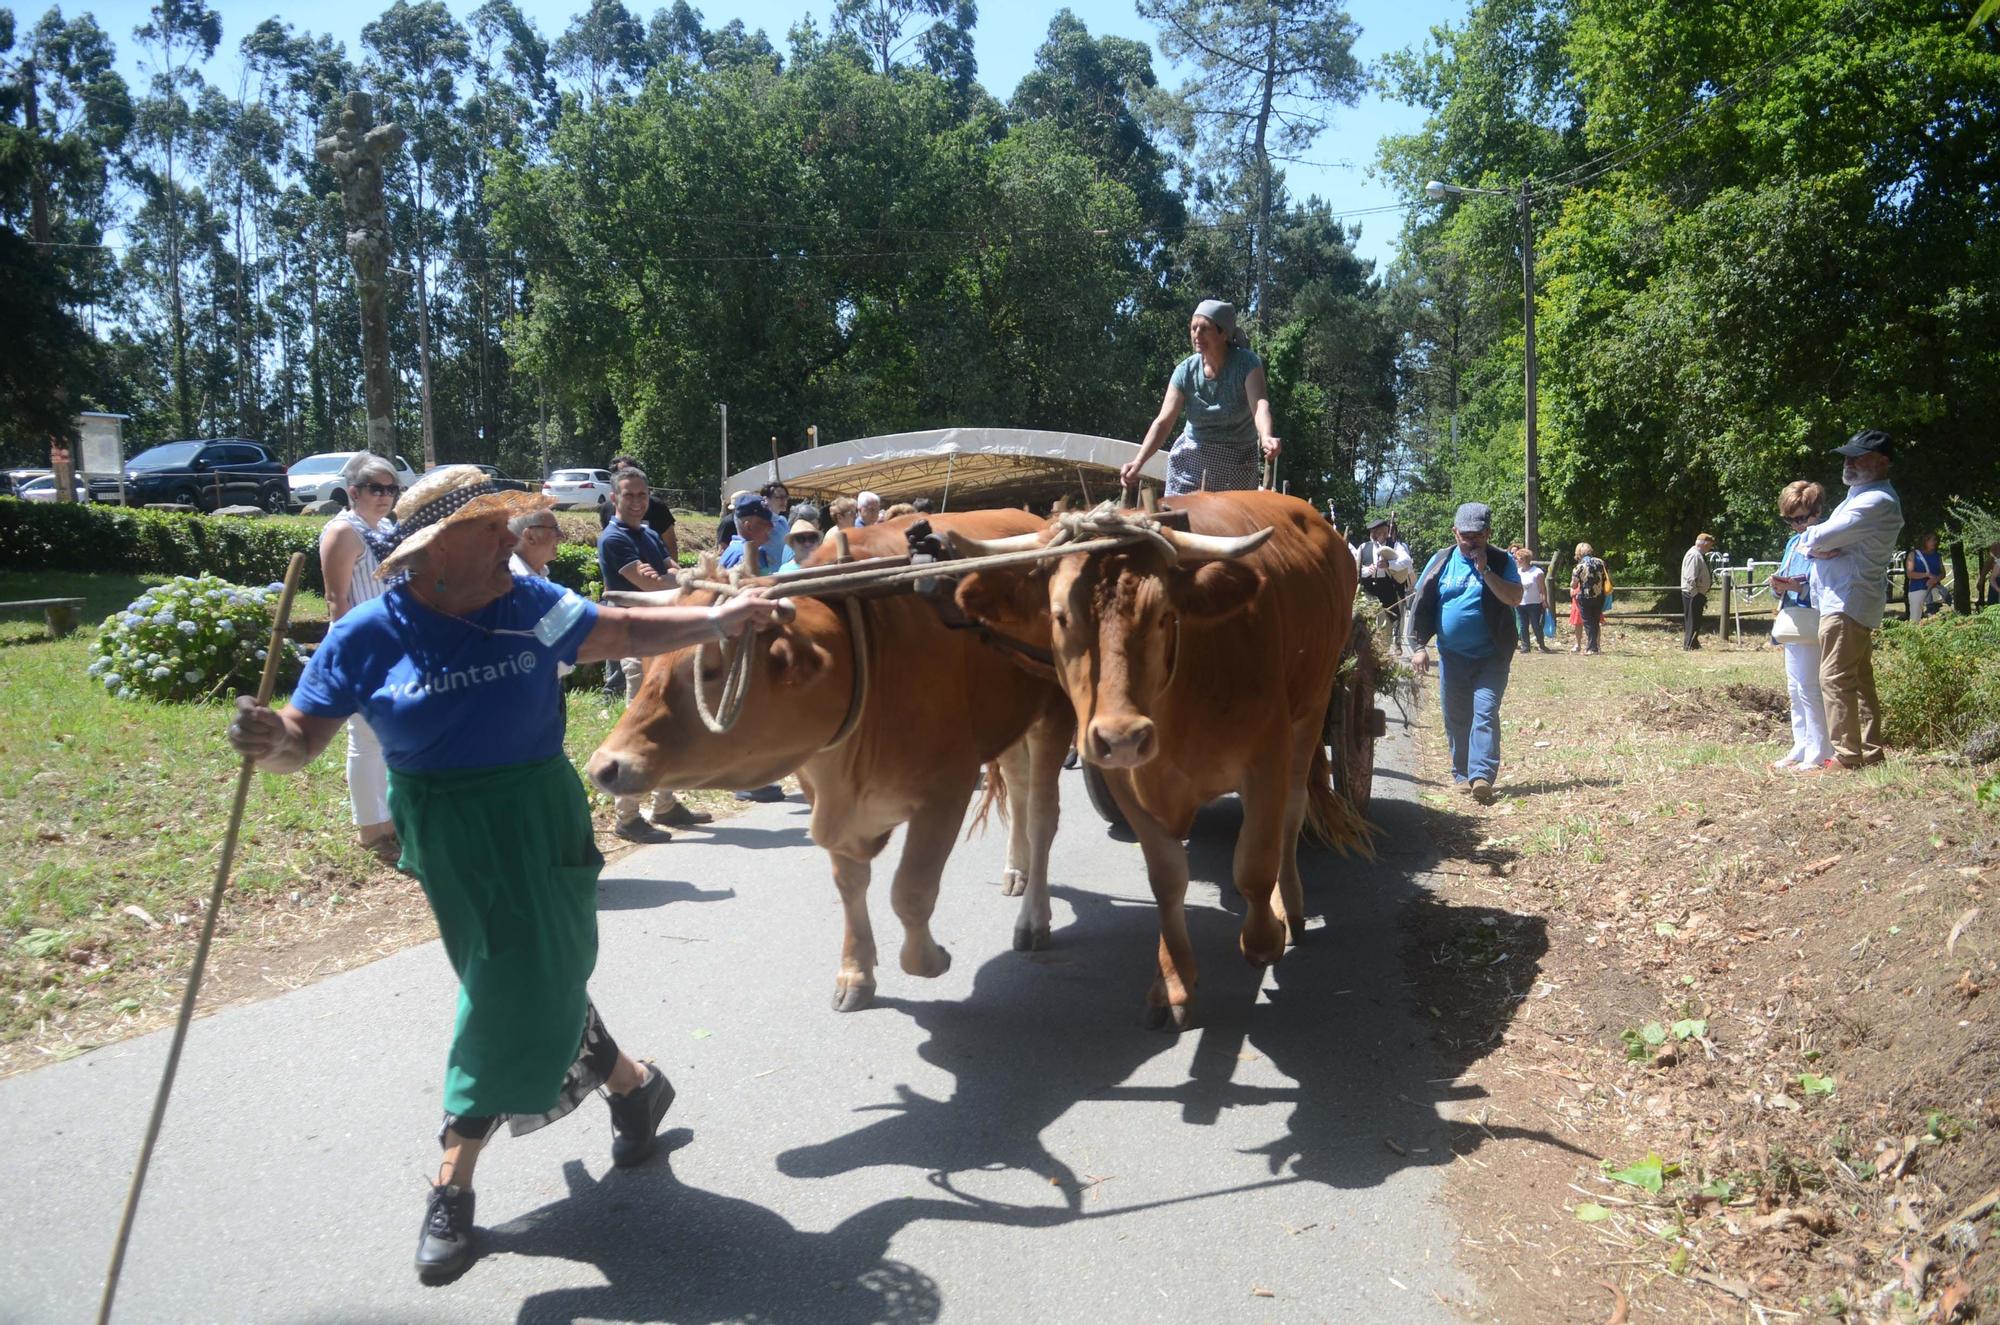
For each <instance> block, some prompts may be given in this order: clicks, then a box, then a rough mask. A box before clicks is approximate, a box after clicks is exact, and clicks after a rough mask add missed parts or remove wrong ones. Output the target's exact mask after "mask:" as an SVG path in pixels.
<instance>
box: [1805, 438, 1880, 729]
mask: <svg viewBox="0 0 2000 1325" xmlns="http://www.w3.org/2000/svg"><path fill="white" fill-rule="evenodd" d="M1834 449H1835V451H1836V452H1837V453H1838V454H1840V455H1841V456H1843V457H1845V460H1844V463H1843V464H1842V465H1841V472H1840V478H1841V481H1842V482H1843V483H1845V484H1847V500H1845V501H1843V502H1841V503H1840V505H1839V506H1837V507H1835V508H1834V511H1833V514H1832V515H1829V516H1828V517H1827V518H1826V521H1825V522H1824V523H1823V524H1817V525H1814V526H1813V527H1812V528H1810V529H1808V530H1806V532H1805V535H1804V536H1803V537H1802V538H1800V539H1799V551H1801V552H1803V553H1805V554H1806V556H1808V557H1810V558H1811V559H1812V595H1813V602H1814V603H1815V604H1816V605H1817V606H1818V608H1819V685H1820V693H1821V695H1822V697H1823V698H1824V700H1825V704H1826V726H1827V734H1828V736H1830V737H1831V738H1832V741H1833V757H1834V758H1835V759H1836V760H1838V761H1839V762H1840V766H1841V767H1842V768H1860V767H1861V766H1862V765H1863V764H1879V763H1881V762H1882V757H1883V755H1882V727H1881V720H1880V712H1879V710H1880V707H1881V705H1880V701H1878V700H1877V699H1876V697H1875V636H1874V631H1875V628H1876V627H1877V626H1880V625H1881V624H1882V611H1883V608H1884V606H1885V605H1886V604H1887V602H1888V572H1887V567H1888V565H1889V561H1890V558H1891V557H1892V556H1893V555H1894V553H1895V550H1896V543H1897V539H1898V538H1899V536H1900V535H1901V534H1902V532H1903V504H1902V501H1901V500H1900V499H1899V498H1898V497H1897V496H1896V490H1895V489H1894V488H1892V487H1890V486H1889V459H1890V456H1891V454H1892V453H1893V451H1894V444H1893V443H1892V442H1891V441H1890V439H1889V434H1888V433H1885V432H1883V431H1881V430H1880V429H1878V428H1869V429H1866V430H1864V431H1862V432H1858V433H1855V434H1854V436H1853V437H1852V438H1850V439H1849V440H1848V443H1847V445H1845V446H1840V447H1836V448H1834Z"/></svg>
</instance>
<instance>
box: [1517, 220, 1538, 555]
mask: <svg viewBox="0 0 2000 1325" xmlns="http://www.w3.org/2000/svg"><path fill="white" fill-rule="evenodd" d="M1519 206H1520V210H1521V326H1522V333H1523V334H1522V340H1523V341H1524V342H1525V348H1526V354H1525V358H1526V359H1527V364H1526V366H1525V368H1524V370H1523V371H1524V373H1525V376H1526V386H1527V396H1528V406H1527V413H1528V419H1527V424H1528V435H1527V470H1528V494H1527V496H1528V501H1527V506H1528V509H1527V515H1526V518H1525V519H1524V520H1523V521H1522V529H1521V541H1522V542H1524V543H1526V544H1527V545H1528V548H1529V550H1530V555H1539V553H1540V550H1541V543H1540V542H1539V541H1538V539H1537V538H1536V534H1537V533H1538V532H1539V525H1540V523H1541V519H1540V517H1541V505H1542V492H1541V485H1542V466H1541V454H1540V450H1539V448H1538V447H1537V445H1536V438H1535V210H1534V207H1535V197H1534V195H1533V194H1532V193H1530V192H1529V191H1528V185H1527V182H1526V181H1523V182H1522V184H1521V201H1520V204H1519Z"/></svg>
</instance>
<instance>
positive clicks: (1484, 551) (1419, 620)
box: [1410, 501, 1521, 805]
mask: <svg viewBox="0 0 2000 1325" xmlns="http://www.w3.org/2000/svg"><path fill="white" fill-rule="evenodd" d="M1452 530H1453V532H1454V534H1455V536H1456V544H1457V545H1456V546H1455V547H1449V548H1446V549H1444V550H1443V551H1442V552H1439V553H1438V554H1437V555H1436V556H1434V557H1432V558H1431V560H1430V564H1429V565H1427V566H1425V567H1424V573H1423V575H1422V576H1420V577H1419V578H1418V580H1417V588H1416V593H1415V594H1414V595H1413V599H1414V606H1412V608H1411V609H1410V639H1411V642H1412V643H1413V644H1414V645H1415V646H1416V647H1415V652H1414V654H1413V655H1412V656H1411V659H1410V661H1411V663H1412V664H1413V665H1414V666H1415V667H1416V669H1417V671H1418V673H1419V674H1421V673H1424V672H1427V671H1429V670H1430V665H1431V656H1430V649H1429V647H1428V645H1429V642H1430V639H1431V637H1432V636H1433V635H1435V636H1436V637H1437V642H1438V703H1439V706H1440V707H1441V708H1442V709H1443V710H1444V732H1445V739H1446V740H1447V741H1448V742H1449V743H1450V745H1451V777H1452V782H1453V783H1454V784H1455V785H1456V786H1457V787H1458V788H1459V789H1460V790H1461V791H1469V792H1471V793H1472V798H1473V799H1474V800H1476V801H1478V802H1479V803H1480V804H1481V805H1487V804H1490V803H1491V802H1492V800H1493V782H1494V779H1496V778H1497V777H1498V776H1499V774H1500V698H1501V696H1502V695H1505V694H1506V693H1507V669H1508V667H1509V666H1510V665H1511V664H1512V663H1513V661H1514V649H1515V646H1516V645H1517V643H1518V642H1519V631H1518V629H1517V628H1516V624H1515V619H1514V609H1515V608H1517V607H1519V606H1520V605H1521V571H1520V568H1519V567H1518V566H1516V565H1515V564H1514V558H1513V557H1511V556H1509V555H1508V554H1507V552H1506V551H1505V549H1502V548H1497V547H1493V546H1491V544H1492V539H1493V511H1492V509H1491V508H1490V507H1488V506H1486V505H1485V504H1484V503H1482V502H1476V501H1469V502H1467V503H1465V505H1463V506H1461V507H1459V508H1458V514H1457V515H1456V516H1455V517H1454V518H1453V520H1452Z"/></svg>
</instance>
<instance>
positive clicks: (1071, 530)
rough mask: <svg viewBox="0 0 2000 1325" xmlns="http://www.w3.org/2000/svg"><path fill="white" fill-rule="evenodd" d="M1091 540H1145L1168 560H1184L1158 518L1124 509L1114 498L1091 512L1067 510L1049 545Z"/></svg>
mask: <svg viewBox="0 0 2000 1325" xmlns="http://www.w3.org/2000/svg"><path fill="white" fill-rule="evenodd" d="M1091 539H1118V540H1120V541H1123V542H1131V541H1133V540H1135V539H1144V540H1146V541H1147V542H1150V543H1151V544H1153V546H1154V547H1157V548H1158V549H1159V550H1160V551H1161V552H1162V553H1164V554H1165V555H1166V558H1167V560H1168V561H1169V562H1172V563H1178V562H1179V561H1180V559H1181V556H1180V549H1178V548H1176V547H1175V546H1174V545H1173V544H1172V543H1170V542H1168V541H1167V538H1166V535H1164V534H1162V533H1161V532H1160V522H1159V521H1158V520H1156V519H1154V518H1153V517H1152V516H1151V515H1150V514H1143V513H1141V512H1138V511H1121V510H1119V509H1118V506H1117V503H1115V502H1111V501H1102V502H1099V503H1098V504H1097V505H1096V506H1094V507H1092V508H1091V509H1090V510H1088V511H1065V512H1064V513H1063V514H1061V515H1059V516H1057V517H1056V532H1055V536H1054V537H1053V538H1051V539H1049V542H1048V546H1049V547H1050V548H1058V547H1066V546H1068V545H1069V544H1071V543H1082V542H1086V541H1089V540H1091ZM1071 550H1072V551H1078V550H1080V549H1074V548H1073V549H1071Z"/></svg>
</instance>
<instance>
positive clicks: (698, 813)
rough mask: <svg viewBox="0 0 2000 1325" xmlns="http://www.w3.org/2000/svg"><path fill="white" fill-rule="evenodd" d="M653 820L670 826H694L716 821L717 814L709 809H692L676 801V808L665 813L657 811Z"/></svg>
mask: <svg viewBox="0 0 2000 1325" xmlns="http://www.w3.org/2000/svg"><path fill="white" fill-rule="evenodd" d="M653 822H654V823H656V824H665V825H666V826H667V827H669V828H693V827H694V826H695V825H696V824H706V823H714V822H715V816H714V815H712V814H710V813H709V812H708V811H707V810H690V809H689V808H688V807H687V806H685V805H683V804H681V803H680V802H679V801H675V802H674V808H673V809H671V810H668V811H667V812H666V813H665V814H661V813H659V812H658V811H655V812H654V814H653Z"/></svg>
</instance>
